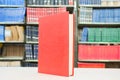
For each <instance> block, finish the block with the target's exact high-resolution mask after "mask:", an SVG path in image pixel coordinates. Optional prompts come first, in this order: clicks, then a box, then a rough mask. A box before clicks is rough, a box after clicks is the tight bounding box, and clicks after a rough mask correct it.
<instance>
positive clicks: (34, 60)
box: [24, 59, 38, 62]
mask: <svg viewBox="0 0 120 80" xmlns="http://www.w3.org/2000/svg"><path fill="white" fill-rule="evenodd" d="M24 62H38V60H32V59H31V60H25V61H24Z"/></svg>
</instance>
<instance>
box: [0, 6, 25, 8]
mask: <svg viewBox="0 0 120 80" xmlns="http://www.w3.org/2000/svg"><path fill="white" fill-rule="evenodd" d="M21 7H24V6H23V5H0V8H21Z"/></svg>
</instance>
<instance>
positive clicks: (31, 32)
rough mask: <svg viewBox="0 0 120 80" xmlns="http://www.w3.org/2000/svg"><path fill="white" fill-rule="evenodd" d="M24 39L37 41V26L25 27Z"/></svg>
mask: <svg viewBox="0 0 120 80" xmlns="http://www.w3.org/2000/svg"><path fill="white" fill-rule="evenodd" d="M26 41H28V42H29V41H33V42H38V26H27V27H26Z"/></svg>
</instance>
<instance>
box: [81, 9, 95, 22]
mask: <svg viewBox="0 0 120 80" xmlns="http://www.w3.org/2000/svg"><path fill="white" fill-rule="evenodd" d="M79 11H80V13H79V21H80V22H92V15H93V13H92V11H93V9H92V8H86V7H80V10H79Z"/></svg>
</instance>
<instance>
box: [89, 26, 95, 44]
mask: <svg viewBox="0 0 120 80" xmlns="http://www.w3.org/2000/svg"><path fill="white" fill-rule="evenodd" d="M88 42H95V28H88Z"/></svg>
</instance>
